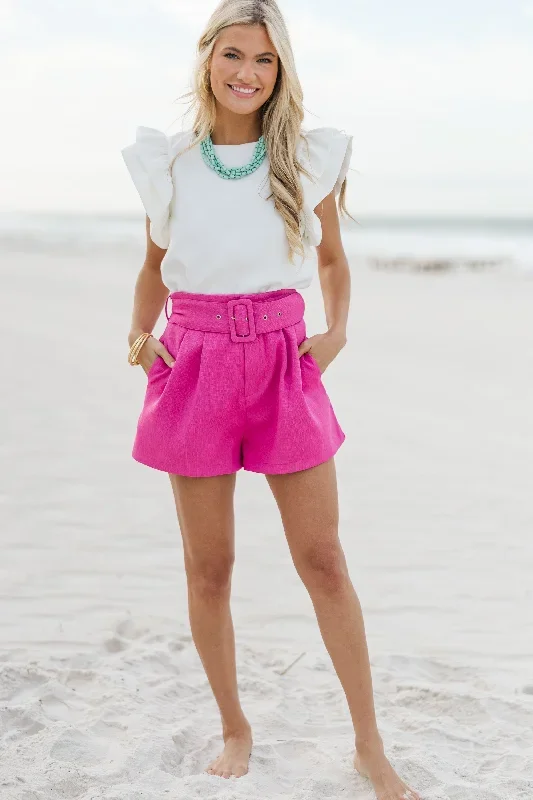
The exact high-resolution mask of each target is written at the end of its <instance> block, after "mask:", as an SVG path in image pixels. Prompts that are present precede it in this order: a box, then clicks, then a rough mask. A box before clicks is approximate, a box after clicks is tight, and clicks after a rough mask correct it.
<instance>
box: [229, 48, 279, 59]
mask: <svg viewBox="0 0 533 800" xmlns="http://www.w3.org/2000/svg"><path fill="white" fill-rule="evenodd" d="M224 50H234V51H235V52H236V53H239V55H241V56H243V55H245V54H244V53H243V52H242V50H239V48H238V47H232V46H231V45H230V46H229V47H225V48H224ZM261 56H272V58H276V56H275V54H274V53H270V52H267V53H258V54H257V55H256V58H261Z"/></svg>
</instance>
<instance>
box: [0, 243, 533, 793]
mask: <svg viewBox="0 0 533 800" xmlns="http://www.w3.org/2000/svg"><path fill="white" fill-rule="evenodd" d="M141 261H142V250H141V248H140V246H137V245H135V246H133V245H132V246H131V248H125V247H121V248H113V247H112V246H108V247H105V248H104V247H96V246H95V247H93V248H87V249H86V251H85V252H80V251H77V250H73V251H72V252H70V253H65V252H64V250H61V251H59V250H58V251H57V252H54V249H53V247H50V248H49V249H48V251H47V252H46V253H40V254H39V253H38V252H35V253H33V254H32V253H31V252H26V253H19V254H17V253H16V252H13V253H11V255H10V256H9V258H7V257H6V256H4V257H3V263H2V276H3V277H2V288H3V291H2V299H1V314H0V331H1V334H2V343H3V358H4V381H3V390H2V393H1V402H2V415H1V419H2V432H1V445H0V446H1V452H2V486H1V490H0V492H1V494H0V499H1V503H0V511H1V515H2V523H1V525H2V532H1V545H2V561H1V566H0V570H1V578H2V584H1V585H2V589H1V597H0V637H1V641H0V643H1V653H0V720H1V740H0V741H1V754H0V793H1V797H2V798H4V797H5V798H6V800H59V799H60V798H79V799H80V800H97V799H98V800H156V799H157V800H161V798H166V797H169V798H173V800H192V798H202V800H215V799H216V800H256V798H257V800H326V799H327V800H329V798H332V799H333V798H336V799H337V798H340V797H342V798H347V799H348V798H351V799H353V800H370V799H371V798H373V793H372V791H371V788H370V784H369V782H368V781H367V780H365V779H364V778H362V777H361V776H359V775H358V774H357V773H355V772H354V770H353V768H352V766H351V761H352V756H353V730H352V727H351V722H350V718H349V714H348V709H347V705H346V701H345V699H344V695H343V693H342V689H341V687H340V684H339V682H338V679H337V678H336V675H335V673H334V670H333V667H332V665H331V662H330V660H329V657H328V655H327V652H326V650H325V648H324V645H323V643H322V641H321V638H320V634H319V631H318V627H317V625H316V621H315V618H314V614H313V608H312V605H311V602H310V599H309V597H308V595H307V592H306V590H305V588H304V587H303V585H302V584H301V582H300V581H299V578H298V576H297V574H296V572H295V569H294V567H293V565H292V563H291V560H290V555H289V552H288V548H287V544H286V541H285V539H284V535H283V530H282V527H281V523H280V520H279V516H278V513H277V510H276V506H275V503H274V500H273V498H272V496H271V495H270V493H269V490H268V486H267V483H266V481H265V479H264V477H263V476H261V475H257V474H253V473H248V472H244V471H240V472H239V474H238V478H237V492H236V543H237V559H236V566H235V572H234V579H233V592H232V610H233V615H234V623H235V629H236V639H237V663H238V672H239V686H240V693H241V699H242V704H243V707H244V710H245V713H246V714H247V716H248V718H249V719H250V722H251V723H252V726H253V730H254V748H253V753H252V758H251V761H250V771H249V773H248V774H247V775H246V776H244V777H242V778H239V779H233V780H225V779H223V778H219V777H215V776H210V775H208V774H206V773H204V772H203V770H204V769H205V768H206V766H207V765H208V763H209V761H210V760H211V759H212V758H214V757H215V756H216V755H217V753H218V752H219V751H220V749H221V746H222V738H221V734H220V719H219V714H218V710H217V707H216V705H215V702H214V699H213V697H212V694H211V691H210V688H209V685H208V683H207V680H206V678H205V675H204V673H203V670H202V668H201V664H200V661H199V658H198V655H197V653H196V650H195V648H194V645H193V642H192V639H191V636H190V632H189V625H188V616H187V595H186V583H185V574H184V569H183V555H182V548H181V538H180V534H179V530H178V527H177V522H176V518H175V511H174V506H173V501H172V495H171V490H170V483H169V480H168V476H167V475H166V474H165V473H162V472H157V471H154V470H150V469H149V468H147V467H144V466H143V465H140V464H138V463H136V462H135V461H134V460H133V459H132V458H131V445H132V441H133V435H134V429H135V425H136V421H137V415H138V413H139V411H140V406H141V403H142V398H143V393H144V385H145V375H144V373H143V372H142V370H141V369H140V368H137V369H131V367H130V366H129V365H128V364H127V361H126V354H127V341H126V337H127V332H128V328H129V322H130V313H131V303H132V297H133V285H134V282H135V278H136V275H137V271H138V269H139V266H140V263H141ZM532 291H533V281H532V280H531V277H529V278H528V277H527V276H525V275H516V274H511V273H506V272H504V271H499V270H493V271H487V272H484V273H482V274H474V273H472V274H467V273H446V274H444V273H443V274H440V273H439V274H414V273H412V274H407V273H404V274H396V273H394V272H393V271H392V272H383V271H378V270H374V271H373V270H372V269H368V268H366V267H365V265H364V264H361V263H358V262H357V260H355V261H354V262H353V265H352V307H351V315H350V326H349V333H348V344H347V346H346V347H345V349H344V350H343V351H342V352H341V353H340V354H339V356H338V358H337V359H336V360H335V361H334V362H333V363H332V364H331V365H330V367H329V368H328V369H327V371H326V372H325V373H324V382H325V385H326V388H327V389H328V392H329V394H330V397H331V400H332V403H333V405H334V408H335V410H336V413H337V416H338V418H339V421H340V423H341V426H342V427H343V429H344V430H345V432H346V436H347V438H346V441H345V443H344V444H343V445H342V447H341V449H340V450H339V452H338V454H337V456H336V464H337V474H338V483H339V499H340V517H341V527H340V535H341V541H342V544H343V547H344V550H345V553H346V558H347V561H348V565H349V568H350V574H351V576H352V580H353V582H354V585H355V588H356V590H357V592H358V595H359V598H360V601H361V605H362V607H363V612H364V616H365V625H366V630H367V637H368V643H369V649H370V657H371V662H372V671H373V679H374V688H375V698H376V707H377V714H378V721H379V725H380V729H381V732H382V736H383V739H384V742H385V747H386V751H387V753H388V755H389V757H390V759H391V761H392V763H393V765H394V766H395V767H396V769H397V770H398V771H399V773H400V774H401V775H402V777H404V778H405V780H406V781H408V782H409V783H411V784H412V785H413V786H414V787H415V788H416V789H418V790H419V791H420V792H421V794H422V797H423V798H424V799H425V800H522V798H523V799H524V800H526V798H527V799H528V800H531V797H533V645H532V641H533V615H532V595H533V592H532V589H531V573H532V567H533V537H532V536H531V530H532V522H533V510H532V500H531V472H532V463H533V436H532V434H533V423H532V414H531V408H532V407H533V406H532V399H533V391H532V389H533V370H532V369H531V353H532V352H533V326H532V325H531V295H532ZM304 297H305V299H306V302H307V312H306V319H307V327H308V335H312V334H313V333H318V332H320V331H322V330H324V316H323V311H322V306H321V297H320V289H319V284H318V279H317V280H315V283H314V284H313V286H312V287H310V289H308V290H306V291H305V292H304ZM164 321H165V318H164V315H163V317H162V319H161V320H160V321H159V324H158V327H157V328H156V331H157V334H159V333H160V332H161V331H162V329H163V323H164ZM302 654H303V655H302ZM299 656H301V658H299V660H298V661H297V662H296V663H295V664H293V662H294V661H295V659H297V658H298V657H299ZM291 664H293V666H292V667H291V668H290V669H289V670H288V671H287V672H285V673H284V674H282V673H283V671H284V670H285V668H287V667H288V666H289V665H291Z"/></svg>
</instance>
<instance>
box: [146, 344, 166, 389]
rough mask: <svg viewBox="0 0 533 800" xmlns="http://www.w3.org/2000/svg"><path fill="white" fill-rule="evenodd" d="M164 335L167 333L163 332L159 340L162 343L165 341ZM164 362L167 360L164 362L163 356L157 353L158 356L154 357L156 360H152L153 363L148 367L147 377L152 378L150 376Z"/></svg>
mask: <svg viewBox="0 0 533 800" xmlns="http://www.w3.org/2000/svg"><path fill="white" fill-rule="evenodd" d="M164 336H165V334H164V333H163V334H162V335H161V336H160V337H159V340H158V341H160V342H161V344H164V341H163V339H164ZM164 363H165V362H164V359H163V358H161V356H160V355H156V357H155V358H154V360H153V361H152V363H151V364H150V366H149V367H148V372H147V373H146V378H147V380H150V378H151V377H152V375H153V373H154V372H156V370H157V368H158V367H159V366H160V365H161V364H164Z"/></svg>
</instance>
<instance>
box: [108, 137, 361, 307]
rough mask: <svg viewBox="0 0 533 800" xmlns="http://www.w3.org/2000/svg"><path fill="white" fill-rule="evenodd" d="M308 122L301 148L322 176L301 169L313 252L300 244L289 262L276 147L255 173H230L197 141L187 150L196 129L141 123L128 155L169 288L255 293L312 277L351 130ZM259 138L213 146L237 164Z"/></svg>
mask: <svg viewBox="0 0 533 800" xmlns="http://www.w3.org/2000/svg"><path fill="white" fill-rule="evenodd" d="M302 132H303V133H304V134H305V136H306V138H307V142H308V148H307V147H306V146H305V144H304V143H303V142H300V143H299V145H298V153H297V155H298V158H299V159H300V161H301V163H302V164H303V165H304V166H305V167H306V168H307V169H308V170H309V171H310V172H311V173H312V175H313V176H314V178H315V180H313V181H311V180H310V179H309V178H307V177H306V176H305V175H303V174H302V175H301V176H300V177H301V182H302V189H303V193H304V208H303V212H302V216H301V224H300V230H301V231H302V234H303V241H304V247H305V252H306V255H305V258H304V259H301V258H300V259H299V257H298V255H297V254H295V256H294V264H291V263H290V261H289V251H288V241H287V237H286V235H285V227H284V225H283V220H282V217H281V215H280V214H279V213H278V212H277V211H276V209H275V207H274V201H273V198H271V199H268V197H269V194H270V192H271V189H270V181H269V176H268V170H269V160H268V155H267V156H266V157H265V159H264V161H263V163H262V164H261V166H260V167H259V168H258V169H257V170H255V172H252V173H251V174H250V175H246V176H245V177H244V178H238V179H237V180H225V179H224V178H221V177H220V176H219V175H218V174H217V173H216V172H215V171H214V170H213V169H211V168H210V167H208V166H207V164H205V162H204V161H203V158H202V153H201V150H200V145H199V144H197V145H196V146H195V147H193V148H192V149H191V150H189V151H187V152H184V153H182V150H183V148H184V147H185V146H187V145H188V144H189V142H190V141H191V137H192V130H187V131H181V132H179V133H175V134H173V135H170V136H167V135H166V134H164V133H162V132H161V131H159V130H156V129H154V128H147V127H139V128H137V138H136V141H135V142H134V143H133V144H130V145H129V146H128V147H125V148H124V149H123V150H122V155H123V158H124V161H125V163H126V166H127V168H128V170H129V172H130V175H131V177H132V180H133V182H134V184H135V187H136V188H137V191H138V192H139V195H140V197H141V201H142V203H143V206H144V209H145V211H146V214H147V216H148V217H149V219H150V237H151V239H152V240H153V241H154V242H155V244H157V245H158V246H159V247H161V248H164V249H166V253H165V256H164V258H163V261H162V264H161V276H162V279H163V282H164V284H165V285H166V286H167V288H168V289H169V291H170V292H174V291H187V292H200V293H210V294H211V293H212V294H224V293H231V294H238V293H240V294H248V293H254V292H266V291H272V290H274V289H285V288H294V289H303V288H305V287H307V286H309V284H310V283H311V281H312V279H313V275H314V273H315V268H316V258H315V257H314V255H315V251H313V249H312V248H313V247H316V246H317V245H319V244H320V242H321V239H322V226H321V222H320V219H319V218H318V216H317V215H316V214H315V212H314V209H315V208H316V207H317V206H318V205H319V204H320V202H321V201H322V200H323V199H324V197H326V195H327V194H329V193H330V192H331V191H332V189H333V188H335V196H337V195H338V194H339V192H340V188H341V184H342V181H343V180H344V178H345V177H346V174H347V172H348V167H349V163H350V158H351V152H352V136H351V135H349V134H346V133H344V132H342V131H340V130H337V129H336V128H331V127H322V128H314V129H312V130H309V131H302ZM255 145H256V142H246V143H245V144H229V145H228V144H218V145H217V144H215V145H213V147H214V149H215V153H216V155H217V156H218V157H219V159H220V160H221V162H222V163H223V164H224V165H225V166H228V167H236V166H242V165H244V164H247V163H248V162H249V161H250V159H251V158H252V156H253V152H254V148H255ZM180 153H181V154H180Z"/></svg>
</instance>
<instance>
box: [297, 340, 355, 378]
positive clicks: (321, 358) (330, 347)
mask: <svg viewBox="0 0 533 800" xmlns="http://www.w3.org/2000/svg"><path fill="white" fill-rule="evenodd" d="M345 344H346V334H345V333H342V332H339V331H336V330H329V331H327V333H316V334H315V335H314V336H310V337H309V339H304V341H303V342H302V343H301V344H300V346H299V347H298V356H302V355H303V354H304V353H307V352H309V351H311V355H312V356H313V358H314V359H315V361H316V362H317V364H318V367H319V369H320V374H321V375H322V374H323V373H324V371H325V370H326V369H327V367H328V366H329V365H330V364H331V362H332V361H333V359H334V358H335V356H337V355H338V354H339V352H340V351H341V350H342V348H343V347H344V345H345Z"/></svg>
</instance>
